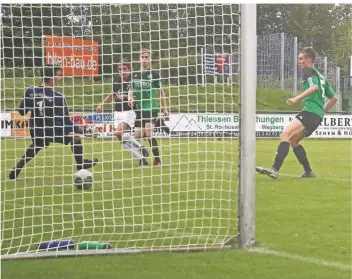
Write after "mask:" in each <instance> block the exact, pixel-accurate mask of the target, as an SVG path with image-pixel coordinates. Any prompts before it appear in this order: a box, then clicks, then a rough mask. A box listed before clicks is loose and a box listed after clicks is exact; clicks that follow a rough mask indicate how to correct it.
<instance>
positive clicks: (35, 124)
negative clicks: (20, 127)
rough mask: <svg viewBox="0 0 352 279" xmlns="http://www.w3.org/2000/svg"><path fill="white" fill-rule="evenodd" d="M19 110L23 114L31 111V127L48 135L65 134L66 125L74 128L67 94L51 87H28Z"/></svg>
mask: <svg viewBox="0 0 352 279" xmlns="http://www.w3.org/2000/svg"><path fill="white" fill-rule="evenodd" d="M18 111H19V113H20V114H21V115H25V114H26V113H28V112H31V116H30V122H29V123H30V128H31V129H35V130H37V131H39V132H40V131H42V132H43V133H44V131H45V135H47V136H60V135H63V134H64V128H66V127H67V128H69V129H71V130H72V129H74V124H73V122H72V120H71V119H70V114H69V110H68V107H67V103H66V98H65V96H64V95H63V94H62V93H59V92H56V91H54V90H53V88H50V87H43V86H38V87H29V88H27V89H26V92H25V95H24V99H23V100H22V102H21V104H20V107H19V109H18ZM77 129H78V127H77Z"/></svg>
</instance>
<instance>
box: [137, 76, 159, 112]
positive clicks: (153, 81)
mask: <svg viewBox="0 0 352 279" xmlns="http://www.w3.org/2000/svg"><path fill="white" fill-rule="evenodd" d="M131 85H132V90H133V94H134V96H135V97H136V109H137V110H145V111H158V110H159V107H158V105H157V102H156V98H155V93H156V91H158V90H160V77H159V74H158V73H157V72H156V71H152V70H150V69H146V70H140V71H138V72H133V74H132V83H131Z"/></svg>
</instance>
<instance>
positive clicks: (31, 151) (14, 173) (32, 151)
mask: <svg viewBox="0 0 352 279" xmlns="http://www.w3.org/2000/svg"><path fill="white" fill-rule="evenodd" d="M41 149H42V148H41V147H34V144H33V143H32V144H31V145H30V146H28V148H27V150H26V153H24V155H23V156H22V158H21V160H20V161H19V162H18V163H17V165H16V167H14V168H13V169H12V170H11V172H10V174H9V179H11V180H13V179H16V178H17V177H18V176H19V174H20V172H21V170H22V169H23V167H24V166H25V164H27V163H28V162H29V161H30V160H32V159H33V158H34V157H35V155H36V154H37V153H38V152H39V151H40V150H41Z"/></svg>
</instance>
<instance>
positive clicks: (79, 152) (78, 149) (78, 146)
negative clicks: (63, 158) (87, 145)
mask: <svg viewBox="0 0 352 279" xmlns="http://www.w3.org/2000/svg"><path fill="white" fill-rule="evenodd" d="M71 150H72V153H73V155H74V156H75V160H76V164H77V170H81V169H82V168H83V145H82V142H81V141H78V142H74V141H72V142H71Z"/></svg>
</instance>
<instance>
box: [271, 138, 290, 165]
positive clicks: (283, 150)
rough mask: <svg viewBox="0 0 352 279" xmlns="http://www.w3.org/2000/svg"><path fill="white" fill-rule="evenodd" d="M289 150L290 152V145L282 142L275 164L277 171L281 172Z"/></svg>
mask: <svg viewBox="0 0 352 279" xmlns="http://www.w3.org/2000/svg"><path fill="white" fill-rule="evenodd" d="M289 150H290V144H289V143H288V142H287V141H282V142H280V144H279V147H278V148H277V152H276V157H275V162H274V165H273V168H274V169H275V170H276V171H279V170H280V168H281V166H282V164H283V162H284V161H285V158H286V156H287V154H288V151H289Z"/></svg>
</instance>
